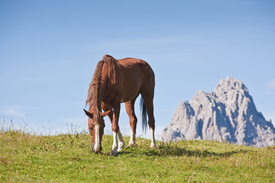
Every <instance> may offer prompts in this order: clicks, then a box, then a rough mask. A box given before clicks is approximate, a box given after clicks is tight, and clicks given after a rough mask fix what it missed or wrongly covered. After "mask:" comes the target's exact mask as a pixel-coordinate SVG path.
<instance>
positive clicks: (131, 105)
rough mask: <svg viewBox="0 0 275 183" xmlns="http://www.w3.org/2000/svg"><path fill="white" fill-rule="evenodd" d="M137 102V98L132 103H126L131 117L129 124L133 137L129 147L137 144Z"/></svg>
mask: <svg viewBox="0 0 275 183" xmlns="http://www.w3.org/2000/svg"><path fill="white" fill-rule="evenodd" d="M135 101H136V98H135V99H133V100H132V101H129V102H125V108H126V112H127V114H128V116H129V123H130V126H131V137H130V142H129V146H134V145H135V144H136V128H137V117H136V115H135V109H134V106H135Z"/></svg>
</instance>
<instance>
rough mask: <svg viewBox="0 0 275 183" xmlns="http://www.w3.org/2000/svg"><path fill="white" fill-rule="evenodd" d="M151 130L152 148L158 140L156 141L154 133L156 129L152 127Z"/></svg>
mask: <svg viewBox="0 0 275 183" xmlns="http://www.w3.org/2000/svg"><path fill="white" fill-rule="evenodd" d="M150 130H151V146H150V147H151V148H156V147H157V145H156V141H155V134H154V130H153V129H152V128H150Z"/></svg>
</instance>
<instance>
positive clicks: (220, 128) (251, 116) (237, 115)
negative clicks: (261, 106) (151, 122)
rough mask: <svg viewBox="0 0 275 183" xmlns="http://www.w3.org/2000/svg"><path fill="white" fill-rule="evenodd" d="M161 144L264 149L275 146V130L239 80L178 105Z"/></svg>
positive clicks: (197, 95)
mask: <svg viewBox="0 0 275 183" xmlns="http://www.w3.org/2000/svg"><path fill="white" fill-rule="evenodd" d="M158 139H159V140H160V141H179V140H193V139H196V140H200V139H204V140H217V141H220V142H222V141H228V142H230V143H233V144H239V145H249V146H254V147H265V146H273V145H275V128H274V126H273V124H272V122H271V120H270V121H267V120H265V118H264V116H263V114H262V113H260V112H259V111H258V110H257V109H256V106H255V104H254V102H253V99H252V96H251V95H249V92H248V89H247V87H246V86H245V85H244V84H243V82H242V81H240V80H236V79H234V78H232V77H227V78H226V79H225V80H221V81H220V83H219V84H217V85H216V87H215V89H214V91H212V92H209V93H208V92H206V93H205V92H203V91H201V90H199V91H197V92H196V94H195V96H194V97H193V98H192V99H191V101H190V103H188V101H183V102H181V103H180V104H179V106H178V107H177V109H176V110H175V112H174V114H173V116H172V122H170V123H169V124H168V126H167V127H166V128H165V129H164V130H163V131H162V133H161V134H160V136H159V137H158Z"/></svg>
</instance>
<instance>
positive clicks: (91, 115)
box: [83, 109, 93, 119]
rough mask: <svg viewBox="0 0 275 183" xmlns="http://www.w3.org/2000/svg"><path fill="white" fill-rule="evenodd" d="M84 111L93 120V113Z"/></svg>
mask: <svg viewBox="0 0 275 183" xmlns="http://www.w3.org/2000/svg"><path fill="white" fill-rule="evenodd" d="M83 110H84V112H85V114H86V115H87V116H88V117H89V118H91V119H93V113H90V112H88V111H86V110H85V109H83Z"/></svg>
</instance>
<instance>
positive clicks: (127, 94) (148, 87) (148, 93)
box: [83, 55, 157, 155]
mask: <svg viewBox="0 0 275 183" xmlns="http://www.w3.org/2000/svg"><path fill="white" fill-rule="evenodd" d="M154 88H155V74H154V71H153V70H152V68H151V67H150V65H149V64H148V63H147V62H145V61H144V60H141V59H137V58H124V59H119V60H116V59H115V58H113V57H112V56H110V55H105V56H103V58H102V60H101V61H99V62H98V64H97V66H96V69H95V72H94V75H93V78H92V81H91V83H90V85H89V89H88V96H87V100H86V106H87V105H88V104H89V111H86V110H85V109H83V110H84V112H85V114H86V115H87V116H88V130H89V133H90V137H91V141H92V151H93V152H95V153H99V152H100V151H101V150H102V147H101V141H102V135H103V133H104V127H105V122H104V119H103V117H104V116H108V117H109V118H110V121H111V123H112V132H113V145H112V150H111V152H110V154H111V155H117V154H118V152H119V151H121V150H122V149H123V147H124V140H123V137H122V135H121V132H120V130H119V125H118V121H119V113H120V104H121V103H125V108H126V112H127V114H128V116H129V123H130V126H131V136H130V141H129V146H134V145H135V143H136V124H137V117H136V115H135V111H134V105H135V101H136V98H137V97H138V96H139V94H141V103H140V105H141V111H142V128H143V130H146V128H147V115H148V118H149V120H148V124H149V129H150V131H151V145H150V147H151V148H156V147H157V146H156V142H155V135H154V131H155V118H154V105H153V98H154ZM102 110H103V111H104V112H102Z"/></svg>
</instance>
